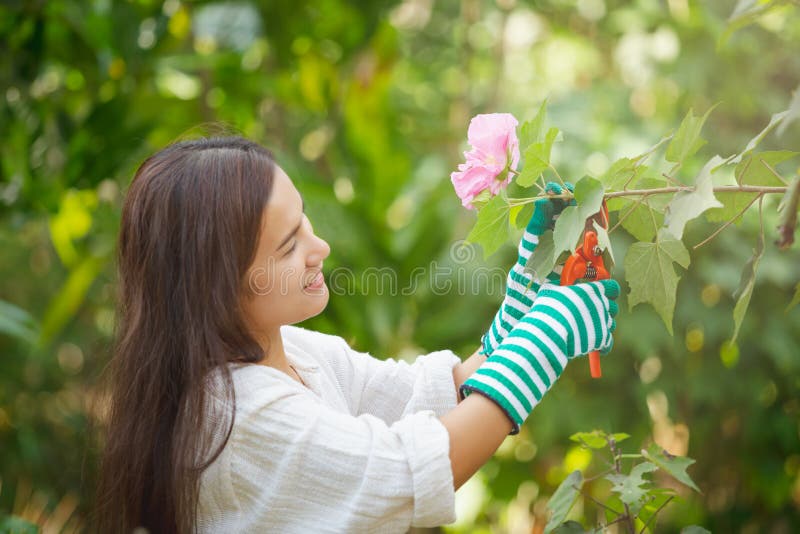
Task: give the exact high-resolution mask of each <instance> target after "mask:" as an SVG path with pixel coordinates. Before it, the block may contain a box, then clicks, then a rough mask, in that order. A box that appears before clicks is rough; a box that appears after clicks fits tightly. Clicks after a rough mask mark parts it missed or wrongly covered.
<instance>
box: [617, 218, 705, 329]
mask: <svg viewBox="0 0 800 534" xmlns="http://www.w3.org/2000/svg"><path fill="white" fill-rule="evenodd" d="M689 261H690V259H689V251H688V250H686V247H685V246H684V245H683V242H681V241H679V240H677V239H675V238H674V237H672V236H671V235H669V234H668V233H666V232H662V233H661V234H659V235H658V237H657V239H656V241H655V243H641V242H640V243H634V244H633V245H631V247H630V248H629V249H628V253H627V254H626V255H625V279H626V280H627V281H628V284H629V285H630V288H631V292H630V295H629V297H628V307H629V309H633V307H634V306H636V305H637V304H639V303H642V302H646V303H648V304H650V305H651V306H653V308H655V310H656V312H658V314H659V315H660V316H661V319H662V320H663V321H664V324H665V325H666V327H667V330H668V331H669V333H670V335H672V314H673V312H674V310H675V292H676V290H677V288H678V281H679V280H680V277H679V276H678V275H677V274H675V268H674V266H673V264H675V263H677V264H678V265H680V266H682V267H683V268H684V269H685V268H688V267H689Z"/></svg>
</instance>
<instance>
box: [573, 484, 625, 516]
mask: <svg viewBox="0 0 800 534" xmlns="http://www.w3.org/2000/svg"><path fill="white" fill-rule="evenodd" d="M573 487H574V488H575V489H578V487H577V486H573ZM578 491H579V492H580V494H581V495H583V496H584V497H586V498H587V499H589V500H590V501H592V502H593V503H595V504H596V505H597V506H600V507H601V508H605V509H606V510H608V511H609V512H611V513H613V514H617V515H622V512H617V511H616V510H614V509H613V508H611V507H610V506H606V505H605V504H603V503H601V502H600V501H598V500H597V499H595V498H594V497H592V496H591V495H588V494H586V493H584V491H583V490H578Z"/></svg>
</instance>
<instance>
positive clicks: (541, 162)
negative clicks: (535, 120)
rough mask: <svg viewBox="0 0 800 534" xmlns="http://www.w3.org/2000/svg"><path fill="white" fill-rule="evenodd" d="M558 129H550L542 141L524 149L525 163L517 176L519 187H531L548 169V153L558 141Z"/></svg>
mask: <svg viewBox="0 0 800 534" xmlns="http://www.w3.org/2000/svg"><path fill="white" fill-rule="evenodd" d="M558 135H559V130H558V128H550V130H548V132H547V136H546V137H545V139H544V141H539V142H535V143H533V144H531V145H530V146H529V147H528V148H527V149H525V153H524V154H525V162H524V165H523V167H522V172H520V174H519V176H517V184H518V185H520V186H521V187H529V186H531V185H533V183H534V182H536V180H538V179H539V176H541V174H542V173H543V172H544V171H545V170H546V169H547V168H549V167H550V151H551V150H552V148H553V143H555V142H556V140H557V139H558Z"/></svg>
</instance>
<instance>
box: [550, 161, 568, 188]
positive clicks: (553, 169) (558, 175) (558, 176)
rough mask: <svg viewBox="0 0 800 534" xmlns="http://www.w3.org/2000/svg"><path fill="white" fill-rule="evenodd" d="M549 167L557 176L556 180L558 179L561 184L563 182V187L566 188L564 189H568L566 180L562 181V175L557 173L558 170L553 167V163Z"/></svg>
mask: <svg viewBox="0 0 800 534" xmlns="http://www.w3.org/2000/svg"><path fill="white" fill-rule="evenodd" d="M548 167H550V170H551V171H553V173H555V175H556V178H558V181H559V182H561V185H563V186H564V188H566V187H567V185H566V184H565V183H564V180H562V179H561V175H560V174H558V171H557V170H556V168H555V167H554V166H553V164H552V163H550V164H549V165H548Z"/></svg>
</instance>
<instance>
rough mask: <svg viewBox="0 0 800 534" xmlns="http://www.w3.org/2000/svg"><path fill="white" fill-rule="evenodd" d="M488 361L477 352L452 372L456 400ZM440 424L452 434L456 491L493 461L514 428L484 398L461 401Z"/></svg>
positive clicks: (491, 402) (452, 460)
mask: <svg viewBox="0 0 800 534" xmlns="http://www.w3.org/2000/svg"><path fill="white" fill-rule="evenodd" d="M485 361H486V355H484V354H480V348H478V350H476V351H475V352H474V353H473V354H472V356H470V357H469V358H467V359H466V360H465V361H463V362H461V363H460V364H458V365H456V366H455V367H454V368H453V382H455V386H456V398H458V399H459V400H460V399H461V395H460V393H459V390H460V388H461V384H463V383H464V382H465V381H466V380H467V379H468V378H469V377H470V376H472V374H473V373H474V372H475V371H476V370H477V369H478V367H480V366H481V365H482V364H483V362H485ZM441 421H442V424H444V427H445V428H446V429H447V432H448V433H449V434H450V464H451V466H452V469H453V484H454V486H455V488H456V489H458V488H459V487H461V485H462V484H464V482H466V481H467V480H469V478H470V477H471V476H472V475H474V474H475V472H476V471H478V469H480V468H481V466H482V465H483V464H485V463H486V461H487V460H488V459H489V458H491V457H492V455H493V454H494V453H495V451H496V450H497V447H499V446H500V444H501V443H502V442H503V440H504V439H505V437H506V436H507V435H508V433H509V432H511V428H512V425H511V421H510V420H509V418H508V416H507V415H506V414H505V413H504V412H503V410H501V409H500V408H499V407H498V406H497V404H495V403H494V402H493V401H491V400H489V399H487V398H486V397H484V396H483V395H470V396H469V397H467V398H466V399H464V400H463V401H460V402H459V404H458V406H456V407H455V408H454V409H453V410H451V411H450V412H448V413H447V414H445V415H444V417H442V419H441Z"/></svg>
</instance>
